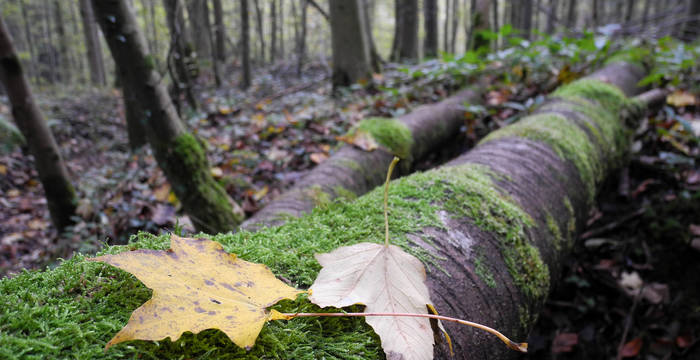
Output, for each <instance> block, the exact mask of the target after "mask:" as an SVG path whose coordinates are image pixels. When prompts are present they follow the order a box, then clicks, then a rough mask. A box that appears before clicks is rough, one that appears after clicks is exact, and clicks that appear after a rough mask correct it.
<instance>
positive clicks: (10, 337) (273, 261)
mask: <svg viewBox="0 0 700 360" xmlns="http://www.w3.org/2000/svg"><path fill="white" fill-rule="evenodd" d="M494 176H495V174H493V173H491V172H490V171H488V169H487V168H485V167H483V166H477V165H467V166H460V167H451V168H449V167H448V168H443V169H441V170H437V171H431V172H426V173H420V174H416V175H413V176H410V177H406V178H401V179H398V180H395V181H394V182H392V186H391V187H390V190H389V207H390V217H389V226H390V237H391V239H392V242H393V243H394V244H397V245H399V246H401V247H403V248H404V249H406V250H407V251H409V252H410V253H413V254H414V255H416V256H417V257H418V258H419V259H421V260H422V261H423V262H424V263H427V264H431V263H435V262H436V260H437V259H435V258H434V257H432V256H431V255H430V254H429V253H428V252H427V251H426V250H424V249H422V248H420V247H418V246H410V245H409V240H408V237H407V236H406V234H419V233H420V231H421V230H422V229H424V228H425V227H428V226H432V227H436V228H440V227H442V226H443V225H442V222H441V221H440V219H439V215H438V214H439V213H440V211H443V210H447V208H449V209H451V211H452V213H453V214H455V215H458V216H459V215H470V214H471V215H472V216H474V217H483V218H486V219H478V221H475V222H477V223H478V225H479V226H481V227H482V228H483V229H484V230H486V231H494V233H495V235H496V236H497V237H498V238H499V239H500V240H501V251H502V253H503V257H504V258H505V262H506V263H507V264H508V269H509V272H510V274H511V275H512V276H513V278H514V281H515V283H516V284H517V285H518V286H519V287H520V288H521V289H522V291H523V293H524V294H526V295H528V296H530V297H536V298H539V297H540V296H542V295H544V293H545V292H546V291H547V288H548V285H549V281H548V280H549V274H548V270H547V268H546V267H545V266H544V265H543V264H542V261H541V259H540V257H539V253H538V251H537V249H535V248H534V247H533V246H532V245H530V243H529V242H528V241H527V239H526V237H525V235H524V228H525V227H526V226H531V224H532V220H531V219H530V217H529V216H527V214H525V213H524V212H523V211H522V210H520V209H519V208H518V207H517V206H516V205H515V204H514V203H513V202H512V201H510V200H508V198H507V197H506V196H504V195H502V194H500V193H499V192H498V190H496V189H495V188H494V187H493V184H492V180H491V177H494ZM453 197H459V198H460V199H462V200H463V201H465V204H464V206H462V207H460V206H458V204H457V203H455V202H454V201H453V200H449V199H451V198H453ZM446 198H447V199H448V200H446ZM450 201H452V202H450ZM460 209H462V210H460ZM475 220H476V219H475ZM383 221H384V218H383V189H376V190H374V191H372V192H370V193H369V194H367V195H365V196H362V197H360V198H358V199H357V200H356V201H355V202H352V203H348V202H330V203H329V204H328V206H326V207H325V208H323V209H319V208H317V209H314V210H313V212H312V213H311V214H308V215H306V216H303V217H301V218H296V219H290V220H289V222H288V223H286V224H285V225H283V226H280V227H272V228H263V229H261V230H260V231H257V232H255V233H251V232H247V231H240V232H238V233H235V234H232V233H228V234H219V235H215V236H207V237H209V238H211V239H212V240H214V241H218V242H220V243H221V244H222V245H223V246H224V248H225V249H226V251H228V252H231V253H235V254H237V255H238V256H239V257H241V258H242V259H245V260H248V261H253V262H257V263H264V264H266V265H267V266H268V267H270V269H271V270H272V271H273V272H274V273H275V274H276V275H277V276H279V277H283V278H285V279H289V280H290V281H291V282H292V284H294V285H295V286H297V287H300V288H307V287H309V286H310V285H311V283H312V282H313V280H314V279H315V278H316V276H317V274H318V271H319V270H320V266H319V264H318V262H317V261H316V260H315V259H314V254H316V253H323V252H328V251H331V250H333V249H336V248H338V247H339V246H343V245H351V244H355V243H359V242H363V241H370V242H377V243H381V242H383V240H384V239H383V231H382V229H383ZM202 236H206V235H202ZM168 247H169V239H168V237H167V236H166V235H163V236H154V235H150V234H146V233H141V234H139V235H138V236H137V237H135V238H133V239H132V243H131V244H129V245H126V246H111V247H108V248H106V249H105V251H103V253H118V252H122V251H127V250H130V249H138V248H148V249H167V248H168ZM150 294H151V292H150V290H148V289H147V288H146V287H145V286H143V285H142V284H141V283H140V282H139V281H138V280H136V279H135V278H134V277H133V276H131V275H129V274H127V273H126V272H123V271H121V270H118V269H116V268H113V267H111V266H109V265H106V264H101V263H91V262H86V261H85V260H84V257H83V256H82V255H76V256H75V257H74V258H72V259H71V260H68V261H65V262H63V263H62V264H61V265H59V266H58V267H57V268H55V269H51V270H47V271H43V272H26V273H23V274H20V275H18V276H16V277H15V278H12V279H4V280H2V281H0V303H2V304H3V309H2V311H1V312H0V324H2V326H1V327H0V349H1V350H0V355H2V356H3V358H8V359H13V358H18V357H21V358H23V359H25V358H26V359H33V358H35V359H44V358H115V359H116V358H137V357H140V358H158V359H161V358H202V359H208V358H216V359H220V358H251V359H253V358H279V359H314V358H320V357H326V358H347V359H353V358H354V359H374V358H382V357H383V354H382V352H381V349H380V345H379V340H378V339H377V337H376V336H375V335H374V334H373V332H372V331H371V329H370V328H369V327H368V326H367V325H366V324H365V323H364V321H363V320H362V319H330V318H328V319H327V318H300V319H294V320H291V321H287V322H271V323H269V324H268V325H266V326H265V327H264V328H263V331H262V333H261V335H260V337H259V339H258V341H257V345H256V346H255V347H253V349H252V350H251V351H250V352H247V353H246V352H245V351H244V350H242V349H238V348H236V346H235V345H233V344H232V343H231V342H230V341H229V340H228V339H227V338H226V336H225V335H224V334H223V333H221V332H219V331H217V330H208V331H204V332H202V333H199V334H196V335H194V334H186V335H184V336H183V337H182V338H181V339H180V340H178V341H176V342H174V343H173V342H170V341H168V340H164V341H159V342H145V341H132V342H127V343H123V344H118V345H116V346H114V347H112V348H110V349H109V350H108V351H107V352H106V353H104V354H103V352H102V351H103V350H102V349H103V347H104V344H105V343H106V342H107V341H108V340H109V339H110V338H111V337H112V336H113V335H114V334H115V333H116V332H117V331H118V330H119V329H120V328H121V327H122V326H123V325H124V324H126V321H127V320H128V318H129V315H130V313H131V312H132V311H133V310H135V309H136V308H137V307H138V306H140V305H141V304H142V303H143V302H145V301H146V300H147V299H148V298H149V297H150ZM277 309H278V310H281V311H286V312H296V311H316V310H318V309H316V308H315V307H313V305H311V304H309V303H308V302H307V301H305V300H303V299H299V300H297V301H288V302H284V303H282V304H280V305H278V306H277ZM438 310H439V309H438Z"/></svg>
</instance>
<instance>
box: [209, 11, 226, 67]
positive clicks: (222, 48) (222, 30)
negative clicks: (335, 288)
mask: <svg viewBox="0 0 700 360" xmlns="http://www.w3.org/2000/svg"><path fill="white" fill-rule="evenodd" d="M212 2H213V3H214V34H215V35H216V36H215V38H216V47H215V49H216V59H218V60H219V61H226V27H224V9H223V7H222V6H221V0H213V1H212Z"/></svg>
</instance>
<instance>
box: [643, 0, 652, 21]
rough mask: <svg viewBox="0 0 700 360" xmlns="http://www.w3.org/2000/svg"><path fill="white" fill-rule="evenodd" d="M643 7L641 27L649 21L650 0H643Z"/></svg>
mask: <svg viewBox="0 0 700 360" xmlns="http://www.w3.org/2000/svg"><path fill="white" fill-rule="evenodd" d="M643 6H644V8H643V10H642V27H646V25H647V22H648V21H649V9H651V0H644V5H643Z"/></svg>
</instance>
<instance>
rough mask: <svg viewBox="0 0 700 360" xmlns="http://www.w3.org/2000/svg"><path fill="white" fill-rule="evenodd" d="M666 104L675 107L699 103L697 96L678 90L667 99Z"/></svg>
mask: <svg viewBox="0 0 700 360" xmlns="http://www.w3.org/2000/svg"><path fill="white" fill-rule="evenodd" d="M666 102H667V103H668V104H669V105H673V106H675V107H683V106H692V105H695V104H696V103H697V101H696V100H695V95H693V94H691V93H689V92H687V91H685V90H676V91H674V92H673V93H671V94H669V95H668V96H667V97H666Z"/></svg>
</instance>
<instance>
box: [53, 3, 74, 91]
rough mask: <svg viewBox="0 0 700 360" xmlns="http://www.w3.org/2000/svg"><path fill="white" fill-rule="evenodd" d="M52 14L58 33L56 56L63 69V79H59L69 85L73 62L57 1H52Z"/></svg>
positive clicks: (61, 12) (59, 5)
mask: <svg viewBox="0 0 700 360" xmlns="http://www.w3.org/2000/svg"><path fill="white" fill-rule="evenodd" d="M53 5H54V6H53V7H54V13H55V15H56V32H57V33H58V54H59V55H60V58H59V61H58V63H59V66H60V67H61V68H62V69H63V75H64V76H63V78H62V79H61V80H62V81H63V82H64V83H70V82H71V79H72V75H73V71H72V70H73V62H72V61H71V57H70V50H69V47H70V40H69V39H68V36H67V35H66V27H65V26H66V25H65V23H64V22H63V10H62V9H61V2H60V1H59V0H54V1H53Z"/></svg>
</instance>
